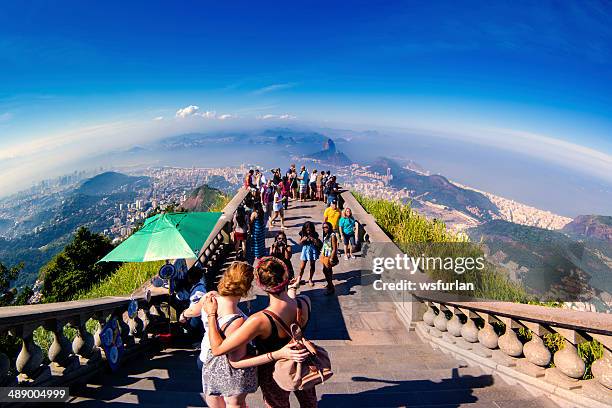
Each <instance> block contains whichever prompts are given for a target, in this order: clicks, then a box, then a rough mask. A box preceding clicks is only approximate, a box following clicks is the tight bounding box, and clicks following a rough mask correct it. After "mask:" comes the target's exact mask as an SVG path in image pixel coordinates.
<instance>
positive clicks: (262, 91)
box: [251, 82, 295, 95]
mask: <svg viewBox="0 0 612 408" xmlns="http://www.w3.org/2000/svg"><path fill="white" fill-rule="evenodd" d="M294 86H295V84H294V83H291V82H289V83H285V84H272V85H268V86H264V87H263V88H259V89H256V90H254V91H253V92H251V94H252V95H264V94H267V93H270V92H274V91H280V90H283V89H289V88H293V87H294Z"/></svg>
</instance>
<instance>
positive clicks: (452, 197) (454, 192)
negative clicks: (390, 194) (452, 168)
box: [370, 157, 499, 221]
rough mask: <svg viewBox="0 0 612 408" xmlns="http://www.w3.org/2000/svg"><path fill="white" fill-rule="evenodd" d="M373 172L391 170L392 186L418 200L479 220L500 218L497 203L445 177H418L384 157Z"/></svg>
mask: <svg viewBox="0 0 612 408" xmlns="http://www.w3.org/2000/svg"><path fill="white" fill-rule="evenodd" d="M370 169H371V170H373V171H375V172H377V173H379V174H386V173H387V169H390V170H391V175H392V176H393V179H392V180H391V185H392V186H393V187H396V188H400V189H401V188H406V189H408V190H410V191H412V192H413V194H412V195H413V196H415V197H418V198H419V199H422V200H425V201H431V202H434V203H436V204H441V205H445V206H447V207H450V208H452V209H455V210H457V211H460V212H463V213H465V214H467V215H469V216H471V217H474V218H476V219H478V220H480V221H487V220H491V219H493V218H495V217H496V216H498V215H499V210H498V209H497V207H496V206H495V204H493V203H492V202H491V200H489V199H488V198H487V197H485V196H484V195H483V194H481V193H479V192H476V191H473V190H467V189H464V188H461V187H458V186H456V185H455V184H453V183H451V182H450V181H448V179H447V178H446V177H444V176H441V175H431V176H426V175H423V174H419V173H417V172H415V171H412V170H409V169H405V168H402V167H401V166H400V165H399V164H398V163H397V162H395V161H393V160H391V159H389V158H384V157H383V158H380V159H378V160H377V161H376V162H374V164H373V165H371V166H370Z"/></svg>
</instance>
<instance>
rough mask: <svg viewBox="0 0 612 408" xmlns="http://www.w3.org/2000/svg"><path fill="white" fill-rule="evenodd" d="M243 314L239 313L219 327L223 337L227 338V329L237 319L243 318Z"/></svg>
mask: <svg viewBox="0 0 612 408" xmlns="http://www.w3.org/2000/svg"><path fill="white" fill-rule="evenodd" d="M241 318H242V316H240V315H239V314H237V315H234V316H232V318H231V319H229V320H228V321H227V322H226V323H225V324H224V325H223V327H220V328H219V331H220V332H221V337H223V339H225V331H226V330H227V328H228V327H230V325H231V324H232V323H234V322H235V321H236V320H238V319H241Z"/></svg>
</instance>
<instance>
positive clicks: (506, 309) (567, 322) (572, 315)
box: [413, 292, 612, 336]
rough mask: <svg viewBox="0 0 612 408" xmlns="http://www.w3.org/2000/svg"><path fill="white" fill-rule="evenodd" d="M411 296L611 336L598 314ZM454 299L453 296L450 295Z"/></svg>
mask: <svg viewBox="0 0 612 408" xmlns="http://www.w3.org/2000/svg"><path fill="white" fill-rule="evenodd" d="M413 296H414V297H416V298H417V299H420V300H421V301H430V302H436V303H443V304H444V305H448V306H454V307H459V308H461V307H463V308H467V309H470V310H474V311H477V312H482V313H490V314H494V315H496V316H502V317H510V318H513V319H521V320H526V321H530V322H534V323H540V324H545V325H555V326H557V327H561V328H565V329H569V330H583V331H588V332H590V333H597V334H602V335H606V336H612V314H609V313H597V312H582V311H577V310H570V309H561V308H555V307H548V306H540V305H530V304H524V303H513V302H501V301H499V302H498V301H473V300H470V301H465V302H461V301H456V300H446V299H445V296H444V294H443V293H440V294H436V295H435V296H434V295H432V294H429V293H427V294H426V293H423V292H415V293H413ZM452 298H453V299H456V298H457V296H456V295H452Z"/></svg>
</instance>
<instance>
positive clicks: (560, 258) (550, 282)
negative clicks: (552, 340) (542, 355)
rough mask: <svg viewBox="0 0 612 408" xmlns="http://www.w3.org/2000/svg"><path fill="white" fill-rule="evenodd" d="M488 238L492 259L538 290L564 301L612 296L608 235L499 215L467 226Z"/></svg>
mask: <svg viewBox="0 0 612 408" xmlns="http://www.w3.org/2000/svg"><path fill="white" fill-rule="evenodd" d="M467 233H468V235H469V236H470V239H471V240H472V241H475V242H482V243H483V245H485V252H486V253H487V254H488V255H487V257H488V259H489V260H490V261H492V262H494V263H496V264H498V265H501V266H502V267H503V268H504V269H505V270H506V272H507V273H508V275H509V276H510V277H511V278H512V279H514V280H517V281H520V282H522V283H523V284H524V285H525V287H527V289H528V290H530V291H531V292H532V293H534V294H537V295H542V296H549V297H552V298H556V299H559V300H562V301H589V302H591V303H593V304H595V305H599V306H601V307H599V306H598V308H599V309H600V310H607V309H606V308H607V306H606V307H604V306H603V303H601V302H610V301H611V300H612V296H611V295H610V294H611V293H612V279H610V277H611V274H612V271H611V269H610V266H609V265H611V264H612V248H610V245H609V244H607V243H603V241H588V242H584V241H577V240H575V239H573V238H572V237H569V236H567V235H566V234H564V233H562V232H560V231H552V230H548V229H543V228H537V227H530V226H525V225H520V224H515V223H512V222H508V221H503V220H493V221H490V222H486V223H484V224H481V225H479V226H478V227H475V228H471V229H469V230H468V231H467Z"/></svg>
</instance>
